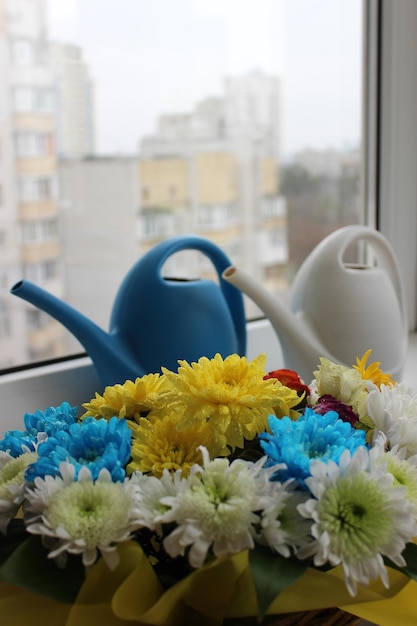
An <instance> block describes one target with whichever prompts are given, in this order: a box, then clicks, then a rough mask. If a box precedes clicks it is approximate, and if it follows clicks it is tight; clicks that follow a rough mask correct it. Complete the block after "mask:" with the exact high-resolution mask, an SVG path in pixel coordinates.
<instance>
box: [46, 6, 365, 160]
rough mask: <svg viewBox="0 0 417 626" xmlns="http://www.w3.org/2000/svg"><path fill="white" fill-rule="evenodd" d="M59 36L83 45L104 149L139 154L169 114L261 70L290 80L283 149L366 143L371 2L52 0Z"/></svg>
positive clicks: (285, 90) (52, 27)
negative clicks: (364, 22)
mask: <svg viewBox="0 0 417 626" xmlns="http://www.w3.org/2000/svg"><path fill="white" fill-rule="evenodd" d="M47 5H48V27H49V33H50V37H51V38H53V39H55V40H58V41H62V42H66V43H74V44H77V45H79V46H80V47H81V48H82V51H83V57H84V60H85V62H86V63H87V65H88V67H89V70H90V75H91V78H92V79H93V81H94V84H95V94H96V117H97V139H98V142H97V143H98V151H99V152H100V153H109V152H122V153H133V152H135V151H136V150H137V146H138V141H139V139H140V137H141V136H143V135H149V134H152V132H154V130H155V126H156V120H157V118H158V116H159V115H161V114H164V113H174V112H185V111H191V110H193V108H194V106H195V104H196V102H198V101H200V100H202V99H204V98H206V97H209V96H221V95H222V85H223V79H224V78H225V77H226V76H233V75H238V74H242V73H244V72H247V71H250V70H252V69H255V68H258V69H261V70H264V71H265V72H267V73H269V74H273V75H275V76H278V77H280V78H281V80H282V151H283V154H284V155H285V156H289V155H291V154H293V153H294V152H295V151H298V150H300V149H303V148H306V147H313V148H327V147H332V148H336V149H340V148H346V147H348V148H349V147H352V146H357V145H358V144H359V141H360V112H361V102H360V100H361V87H362V86H361V80H362V79H361V19H362V18H361V6H362V3H361V0H47Z"/></svg>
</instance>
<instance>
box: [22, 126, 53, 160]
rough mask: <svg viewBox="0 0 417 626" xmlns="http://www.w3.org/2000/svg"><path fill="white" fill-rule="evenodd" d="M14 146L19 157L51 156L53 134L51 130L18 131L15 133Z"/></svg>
mask: <svg viewBox="0 0 417 626" xmlns="http://www.w3.org/2000/svg"><path fill="white" fill-rule="evenodd" d="M15 147H16V154H17V156H18V157H19V158H31V157H44V156H52V155H53V134H52V133H51V132H39V131H27V130H25V131H18V132H17V133H16V134H15Z"/></svg>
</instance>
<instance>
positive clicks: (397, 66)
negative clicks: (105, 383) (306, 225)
mask: <svg viewBox="0 0 417 626" xmlns="http://www.w3.org/2000/svg"><path fill="white" fill-rule="evenodd" d="M364 11H365V15H364V19H365V22H364V23H365V25H366V27H367V29H368V30H367V34H368V37H367V40H368V41H367V44H366V49H365V50H364V63H365V74H366V76H367V79H366V85H365V90H364V93H365V96H366V97H365V100H366V107H365V108H364V112H363V118H364V121H365V125H366V135H364V150H363V153H364V160H366V163H365V167H366V169H365V174H366V175H365V177H364V181H365V183H364V188H363V196H364V199H365V206H366V215H365V220H366V223H368V224H369V225H371V226H375V227H376V228H379V229H380V230H381V232H382V233H383V234H384V235H385V236H386V237H387V238H388V239H389V241H390V242H391V244H392V246H393V248H394V251H395V253H396V255H397V257H398V260H399V264H400V268H401V271H402V274H403V278H404V285H405V291H406V294H407V311H408V319H409V326H410V329H411V330H414V329H415V327H416V319H415V318H416V297H417V293H416V291H417V285H416V281H415V274H416V269H417V252H416V246H415V241H416V235H417V185H416V182H417V176H416V174H415V172H414V167H415V164H416V163H417V125H416V124H415V115H416V113H415V112H416V111H417V82H416V81H415V80H414V68H415V67H416V60H417V37H416V36H415V34H417V33H416V31H417V3H415V0H403V1H402V2H397V1H396V0H365V1H364ZM374 198H375V201H374ZM376 209H378V212H377V211H376ZM374 215H375V217H374ZM261 352H265V353H266V354H267V368H268V369H275V368H277V367H280V366H282V353H281V349H280V345H279V341H278V339H277V337H276V336H275V333H274V332H273V330H272V328H271V326H270V324H269V322H268V320H259V321H254V322H248V350H247V356H248V358H253V357H254V356H255V355H256V354H259V353H261ZM416 355H417V335H415V334H412V335H410V351H409V359H408V363H407V366H406V372H405V378H404V379H405V380H407V377H408V379H412V376H413V374H414V371H415V368H416V367H417V358H416ZM100 389H101V386H100V383H99V380H98V377H97V374H96V372H95V369H94V367H93V365H92V363H91V361H90V359H89V358H88V357H86V356H81V357H80V358H76V359H74V358H72V359H69V360H68V361H64V362H61V363H58V364H52V365H42V366H39V367H31V368H29V369H27V370H23V371H19V372H15V373H9V374H4V375H2V376H0V397H1V398H2V409H3V410H2V413H3V415H2V430H7V429H9V428H13V427H19V426H20V425H21V424H22V419H23V417H22V416H23V415H24V413H25V412H31V411H34V410H36V409H37V408H45V407H46V406H52V405H54V404H59V403H61V402H62V401H64V400H66V401H68V402H70V403H72V404H74V405H80V404H81V403H82V402H85V401H88V400H89V399H90V398H91V397H93V396H94V392H95V391H100Z"/></svg>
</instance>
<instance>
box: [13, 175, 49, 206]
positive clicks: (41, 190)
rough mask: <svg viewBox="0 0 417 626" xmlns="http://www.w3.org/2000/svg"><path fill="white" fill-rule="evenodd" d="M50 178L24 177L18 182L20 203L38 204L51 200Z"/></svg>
mask: <svg viewBox="0 0 417 626" xmlns="http://www.w3.org/2000/svg"><path fill="white" fill-rule="evenodd" d="M53 187H54V181H53V179H52V177H46V176H25V177H23V176H22V177H21V178H20V179H19V181H18V190H19V199H20V200H21V201H22V202H38V201H40V200H50V199H52V198H53Z"/></svg>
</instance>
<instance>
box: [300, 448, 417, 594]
mask: <svg viewBox="0 0 417 626" xmlns="http://www.w3.org/2000/svg"><path fill="white" fill-rule="evenodd" d="M311 474H312V475H311V477H309V478H307V479H306V484H307V486H308V487H309V489H310V491H311V493H312V495H313V496H314V498H312V499H310V500H308V501H307V502H306V503H304V504H302V505H300V506H299V507H298V510H299V511H300V513H301V514H302V515H303V516H304V517H306V518H311V519H313V525H312V529H311V533H312V535H313V537H314V539H315V541H314V542H313V543H312V544H311V545H310V546H307V547H305V548H302V549H301V550H300V556H301V557H304V556H314V564H315V565H317V566H319V567H320V566H322V565H324V564H325V563H329V564H330V565H332V566H335V565H339V564H341V565H342V567H343V572H344V576H345V582H346V586H347V588H348V590H349V592H350V593H351V594H352V595H355V594H356V589H357V583H359V584H361V585H367V584H368V583H369V581H370V580H372V579H375V578H377V577H378V576H380V577H381V580H382V582H383V583H384V585H385V586H386V587H388V585H389V581H388V574H387V571H386V567H385V564H384V557H387V558H388V559H391V561H393V562H394V563H395V564H396V565H398V567H403V566H404V565H405V561H404V558H403V556H402V552H403V550H404V548H405V545H406V543H408V542H410V541H412V539H413V537H414V536H415V533H416V521H415V516H414V508H413V507H412V505H411V503H410V501H409V500H408V499H407V497H406V489H405V488H404V487H402V486H398V485H395V483H394V480H393V476H392V474H390V473H388V472H387V471H386V470H385V465H384V464H383V463H378V462H377V463H375V464H374V463H372V455H371V454H370V453H369V452H368V450H367V449H366V448H365V447H360V448H357V450H356V451H355V453H354V454H353V456H352V457H351V456H350V453H349V451H345V452H344V453H343V454H342V457H341V459H340V462H339V465H336V463H333V462H332V461H330V462H329V463H327V464H326V463H323V462H322V461H313V462H312V465H311Z"/></svg>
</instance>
